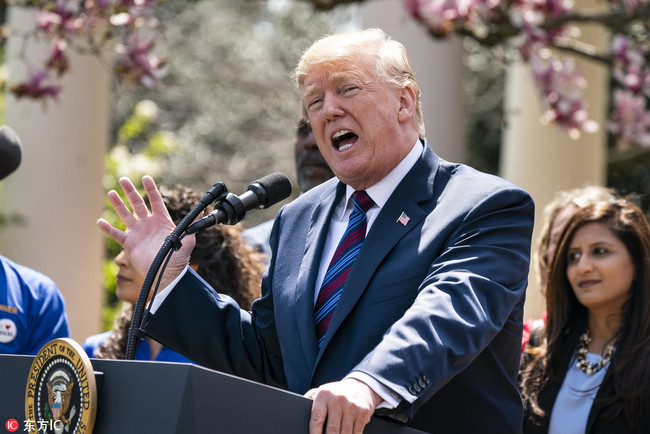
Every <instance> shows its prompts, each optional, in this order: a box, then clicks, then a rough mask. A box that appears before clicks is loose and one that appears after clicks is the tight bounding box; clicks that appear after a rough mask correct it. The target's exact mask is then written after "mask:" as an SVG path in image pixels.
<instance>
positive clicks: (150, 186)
mask: <svg viewBox="0 0 650 434" xmlns="http://www.w3.org/2000/svg"><path fill="white" fill-rule="evenodd" d="M142 186H143V187H144V191H145V192H146V193H147V197H148V198H149V203H150V204H151V212H153V213H154V214H164V215H166V214H168V212H167V207H166V206H165V202H164V201H163V198H162V195H161V194H160V191H158V187H156V182H155V181H154V180H153V178H152V177H151V176H148V175H145V176H143V177H142Z"/></svg>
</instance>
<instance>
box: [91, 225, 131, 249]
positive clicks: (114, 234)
mask: <svg viewBox="0 0 650 434" xmlns="http://www.w3.org/2000/svg"><path fill="white" fill-rule="evenodd" d="M97 226H98V227H99V229H101V230H102V232H104V233H105V234H106V235H108V236H109V237H111V238H112V239H114V240H115V241H116V242H117V243H118V244H119V245H120V246H121V245H123V244H124V240H125V238H126V232H124V231H121V230H119V229H117V228H116V227H114V226H113V225H111V224H110V223H109V222H107V221H106V220H104V219H103V218H102V219H99V220H97Z"/></svg>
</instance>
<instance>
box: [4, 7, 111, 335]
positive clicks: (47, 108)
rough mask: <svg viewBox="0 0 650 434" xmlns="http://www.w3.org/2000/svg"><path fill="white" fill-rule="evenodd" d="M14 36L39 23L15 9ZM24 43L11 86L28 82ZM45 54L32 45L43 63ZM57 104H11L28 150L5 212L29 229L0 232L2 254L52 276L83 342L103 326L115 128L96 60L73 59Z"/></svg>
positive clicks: (9, 187) (105, 79) (7, 187)
mask: <svg viewBox="0 0 650 434" xmlns="http://www.w3.org/2000/svg"><path fill="white" fill-rule="evenodd" d="M9 25H10V28H12V29H22V30H24V29H28V28H31V27H32V26H33V19H32V16H31V15H30V14H28V13H27V12H26V11H25V10H24V9H22V8H16V7H12V8H11V9H10V17H9ZM20 43H21V41H20V40H18V39H17V38H10V40H9V43H8V47H7V51H6V62H7V64H8V67H9V70H10V76H11V78H12V80H16V77H25V67H24V66H25V65H24V63H23V62H22V61H20V60H19V59H18V58H17V52H18V49H19V45H20ZM45 50H46V47H43V46H42V45H41V46H35V45H33V44H32V45H30V50H29V58H30V59H31V61H32V62H37V61H39V60H40V59H42V57H43V56H44V55H45V52H46V51H45ZM71 68H72V71H71V73H68V74H67V75H65V77H64V79H63V82H62V86H63V91H62V92H61V94H60V95H59V101H58V102H55V101H51V100H50V101H47V103H44V102H41V101H31V100H27V99H21V100H16V99H15V98H13V97H7V99H6V100H5V123H6V124H7V125H9V126H10V127H11V128H13V129H14V130H15V131H16V133H17V134H18V136H19V137H20V139H21V141H22V145H23V160H22V163H21V165H20V167H19V168H18V169H17V171H16V172H14V173H13V174H12V175H10V176H9V177H8V178H6V179H5V180H3V181H2V186H1V189H2V191H1V192H2V197H1V198H0V199H1V200H2V204H1V206H2V209H3V211H4V212H6V213H17V214H20V215H22V216H23V217H24V218H25V222H26V223H25V225H24V226H9V227H2V228H0V252H1V253H2V254H4V255H5V256H7V257H10V258H12V259H13V260H15V261H16V262H19V263H22V264H24V265H27V266H29V267H31V268H34V269H36V270H38V271H41V272H42V273H44V274H46V275H48V276H50V277H51V278H52V279H53V280H54V281H55V282H56V283H57V285H58V286H59V288H60V289H61V292H62V293H63V296H64V297H65V301H66V304H67V312H68V319H69V323H70V328H71V334H72V338H73V339H75V340H76V341H78V342H81V341H83V339H85V338H86V337H87V336H88V335H90V334H93V333H96V332H98V331H99V329H100V324H101V307H102V302H103V294H104V292H103V291H104V290H103V284H102V273H101V261H102V259H103V256H104V255H103V238H102V235H101V233H100V231H99V230H98V229H97V227H96V225H95V221H96V220H97V218H98V217H100V216H101V214H102V211H103V209H104V197H105V193H104V191H103V188H102V184H101V178H102V174H103V170H104V154H105V152H106V149H107V144H108V128H109V124H108V121H109V74H108V72H107V70H106V67H105V66H103V65H102V64H101V63H100V61H99V60H98V59H97V58H94V57H91V56H81V55H73V56H72V59H71Z"/></svg>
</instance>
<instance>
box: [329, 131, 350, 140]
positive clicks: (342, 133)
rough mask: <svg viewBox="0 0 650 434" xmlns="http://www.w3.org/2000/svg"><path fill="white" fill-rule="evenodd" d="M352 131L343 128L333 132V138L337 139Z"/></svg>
mask: <svg viewBox="0 0 650 434" xmlns="http://www.w3.org/2000/svg"><path fill="white" fill-rule="evenodd" d="M351 132H352V131H349V130H341V131H337V132H335V133H334V134H332V140H336V139H338V138H339V137H341V136H343V135H345V134H347V133H351Z"/></svg>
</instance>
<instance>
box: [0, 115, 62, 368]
mask: <svg viewBox="0 0 650 434" xmlns="http://www.w3.org/2000/svg"><path fill="white" fill-rule="evenodd" d="M20 160H21V147H20V140H19V139H18V136H17V135H16V133H14V132H13V131H12V130H11V129H10V128H9V127H7V126H2V127H0V180H2V179H4V178H5V177H6V176H8V175H9V174H10V173H12V172H13V171H14V170H16V168H18V165H19V164H20ZM69 336H70V331H69V329H68V318H67V316H66V313H65V303H64V300H63V296H62V295H61V293H60V291H59V288H58V287H57V286H56V284H55V283H54V282H53V281H52V279H50V278H49V277H47V276H45V275H44V274H42V273H39V272H38V271H35V270H32V269H30V268H27V267H25V266H23V265H20V264H16V263H15V262H13V261H11V260H10V259H8V258H6V257H4V256H2V255H0V353H1V354H30V355H34V354H36V353H38V351H39V350H40V349H41V347H42V346H43V345H45V344H46V343H47V342H49V341H50V340H52V339H54V338H59V337H69Z"/></svg>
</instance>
